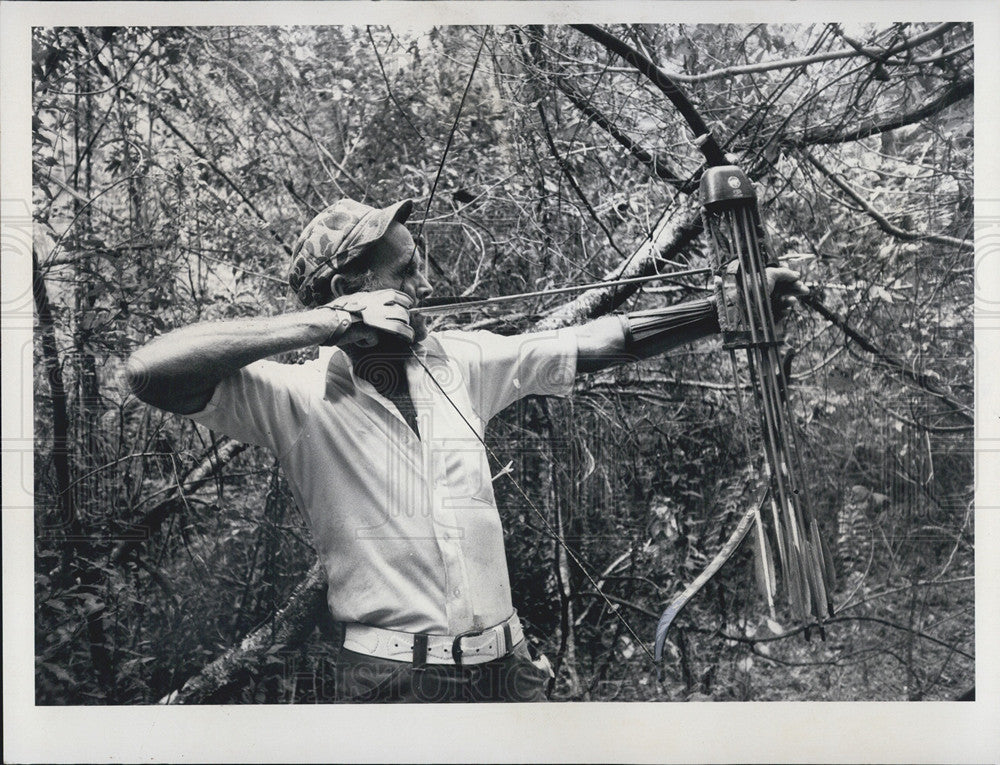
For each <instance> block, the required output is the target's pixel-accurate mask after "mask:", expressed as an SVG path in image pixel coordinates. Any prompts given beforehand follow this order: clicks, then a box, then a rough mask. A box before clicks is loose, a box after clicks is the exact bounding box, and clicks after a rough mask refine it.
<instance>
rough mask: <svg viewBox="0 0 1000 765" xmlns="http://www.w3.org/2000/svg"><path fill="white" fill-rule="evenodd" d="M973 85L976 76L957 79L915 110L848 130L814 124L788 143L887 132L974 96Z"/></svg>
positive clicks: (827, 141) (834, 140)
mask: <svg viewBox="0 0 1000 765" xmlns="http://www.w3.org/2000/svg"><path fill="white" fill-rule="evenodd" d="M973 89H974V80H973V78H972V77H969V78H967V79H964V80H959V81H958V82H953V83H952V84H951V85H949V86H948V87H947V88H946V89H945V91H944V92H943V93H942V94H941V95H939V96H938V97H937V98H934V99H932V100H931V101H927V102H926V103H925V104H923V106H920V107H919V108H917V109H914V110H913V111H910V112H903V113H902V114H899V115H896V116H894V117H890V116H887V115H881V116H878V115H876V116H875V117H873V118H871V119H866V120H864V121H863V122H859V123H858V124H856V125H854V126H853V127H850V128H847V129H845V130H835V129H833V128H831V127H826V126H823V127H818V128H813V129H811V130H806V131H805V132H804V133H803V134H802V135H801V136H800V137H799V138H796V139H789V140H787V141H785V143H786V144H789V145H792V146H799V147H803V146H810V145H815V144H833V143H849V142H850V141H857V140H859V139H861V138H867V137H868V136H872V135H878V134H880V133H887V132H888V131H890V130H895V129H896V128H900V127H903V126H904V125H912V124H914V123H917V122H920V121H921V120H925V119H927V118H928V117H932V116H933V115H935V114H937V113H939V112H942V111H944V110H945V109H947V108H948V107H949V106H951V105H953V104H956V103H958V102H959V101H962V100H964V99H966V98H968V97H969V96H971V95H972V92H973Z"/></svg>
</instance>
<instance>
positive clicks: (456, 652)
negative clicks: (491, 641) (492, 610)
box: [451, 627, 493, 667]
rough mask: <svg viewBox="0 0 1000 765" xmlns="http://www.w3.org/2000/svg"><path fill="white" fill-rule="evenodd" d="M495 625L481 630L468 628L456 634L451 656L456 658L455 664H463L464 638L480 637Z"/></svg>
mask: <svg viewBox="0 0 1000 765" xmlns="http://www.w3.org/2000/svg"><path fill="white" fill-rule="evenodd" d="M491 629H493V627H486V628H485V629H481V630H466V631H465V632H460V633H459V634H458V635H456V636H455V639H454V640H453V641H452V642H451V657H452V658H453V659H454V660H455V666H456V667H461V666H462V640H463V638H469V637H479V636H480V635H484V634H486V633H487V632H489V631H490V630H491Z"/></svg>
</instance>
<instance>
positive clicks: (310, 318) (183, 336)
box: [126, 290, 413, 414]
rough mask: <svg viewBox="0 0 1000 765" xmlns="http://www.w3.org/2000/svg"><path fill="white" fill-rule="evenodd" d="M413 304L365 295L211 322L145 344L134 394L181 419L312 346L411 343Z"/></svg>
mask: <svg viewBox="0 0 1000 765" xmlns="http://www.w3.org/2000/svg"><path fill="white" fill-rule="evenodd" d="M412 304H413V301H412V298H410V296H409V295H406V294H404V293H401V292H397V291H396V290H378V291H375V292H360V293H357V294H355V295H350V296H346V297H342V298H338V299H337V300H334V301H333V302H332V303H331V304H330V305H328V306H324V307H322V308H314V309H312V310H309V311H302V312H301V313H291V314H282V315H280V316H270V317H263V318H254V319H236V320H233V321H218V322H205V323H202V324H194V325H192V326H190V327H183V328H181V329H176V330H174V331H173V332H170V333H168V334H166V335H163V336H162V337H158V338H156V339H155V340H152V341H151V342H149V343H147V344H146V345H144V346H143V347H141V348H139V349H138V350H137V351H135V352H134V353H133V354H132V355H131V356H130V357H129V360H128V364H127V366H126V375H127V377H128V383H129V386H130V387H131V388H132V392H133V393H135V395H136V396H138V398H139V399H140V400H142V401H144V402H146V403H147V404H151V405H152V406H155V407H157V408H159V409H165V410H167V411H168V412H174V413H175V414H193V413H194V412H200V411H201V410H202V409H204V408H205V405H206V404H207V403H208V402H209V400H211V398H212V394H213V393H214V391H215V386H216V385H218V384H219V383H220V382H221V381H222V380H224V379H225V378H227V377H229V376H230V375H233V374H236V372H238V371H239V370H240V369H242V368H243V367H245V366H247V365H248V364H252V363H253V362H255V361H259V360H260V359H263V358H267V357H268V356H273V355H275V354H277V353H284V352H286V351H294V350H297V349H299V348H306V347H308V346H310V345H330V344H332V343H333V342H334V341H336V342H337V344H339V345H347V344H350V343H362V344H366V345H371V344H373V343H374V342H375V332H376V331H382V332H387V333H389V334H392V335H396V336H398V337H401V338H403V339H405V340H406V341H407V342H409V341H411V340H412V339H413V329H412V328H411V327H410V324H409V312H408V310H407V309H408V308H409V307H410V306H411V305H412Z"/></svg>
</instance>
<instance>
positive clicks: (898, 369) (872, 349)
mask: <svg viewBox="0 0 1000 765" xmlns="http://www.w3.org/2000/svg"><path fill="white" fill-rule="evenodd" d="M799 301H800V302H801V303H802V304H804V305H807V306H809V307H810V308H812V309H813V310H814V311H816V313H818V314H819V315H820V316H822V317H823V318H824V319H826V320H827V321H829V322H830V323H831V324H833V325H834V326H835V327H837V328H838V329H840V330H841V331H842V332H843V333H844V334H845V335H847V336H848V337H849V338H851V339H852V340H853V341H854V342H856V343H857V344H858V345H860V346H861V347H862V348H864V349H865V350H866V351H868V352H869V353H871V354H872V355H874V356H875V357H876V358H878V359H879V360H880V361H882V362H884V363H885V364H886V365H887V366H888V367H889V368H890V370H892V371H893V372H895V373H896V374H898V375H900V376H901V377H905V378H906V379H907V380H910V381H911V382H913V383H915V384H916V385H917V386H919V387H920V388H922V389H923V390H925V391H927V392H928V393H930V394H931V395H932V396H936V397H937V398H939V399H941V400H942V401H944V402H945V403H946V404H948V406H950V407H951V408H952V411H953V413H954V414H955V416H956V417H959V418H960V419H962V420H965V421H966V422H968V423H970V424H972V423H975V418H974V417H973V416H972V415H971V414H969V408H970V407H968V406H966V405H965V404H962V403H961V402H959V401H956V400H955V399H954V398H952V397H951V396H949V395H948V394H947V393H945V392H944V391H943V390H942V389H941V388H940V387H939V386H938V385H937V384H936V383H935V382H934V381H933V380H931V378H930V377H928V376H927V375H925V374H920V373H919V372H914V371H913V370H912V369H910V368H909V366H908V365H907V364H906V362H904V361H903V359H901V358H899V357H898V356H895V355H893V354H891V353H889V352H888V351H885V350H883V349H882V348H879V347H878V346H877V345H875V343H873V342H872V341H871V340H869V339H868V338H867V337H865V336H864V335H862V334H861V333H860V332H858V330H856V329H855V328H854V327H852V326H851V325H850V324H849V323H848V322H847V320H846V319H844V318H843V317H841V316H839V315H838V314H836V313H834V312H833V311H832V310H830V309H829V308H827V307H826V305H824V304H823V301H822V300H821V299H820V298H819V296H818V295H817V294H815V293H810V294H809V295H803V296H801V297H800V298H799Z"/></svg>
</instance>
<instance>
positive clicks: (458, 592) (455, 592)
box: [451, 587, 462, 598]
mask: <svg viewBox="0 0 1000 765" xmlns="http://www.w3.org/2000/svg"><path fill="white" fill-rule="evenodd" d="M451 595H452V597H455V598H460V597H462V591H461V590H460V589H459V588H458V587H456V588H455V589H454V590H452V591H451Z"/></svg>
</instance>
